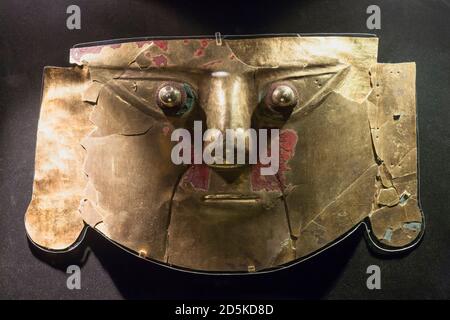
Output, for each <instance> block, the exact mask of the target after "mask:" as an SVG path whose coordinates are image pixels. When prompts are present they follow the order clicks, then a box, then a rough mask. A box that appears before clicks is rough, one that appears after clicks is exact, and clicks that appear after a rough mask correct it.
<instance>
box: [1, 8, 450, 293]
mask: <svg viewBox="0 0 450 320" xmlns="http://www.w3.org/2000/svg"><path fill="white" fill-rule="evenodd" d="M244 3H245V5H244ZM70 4H77V5H79V6H80V7H81V30H74V31H71V30H68V29H67V28H66V18H67V17H68V15H67V14H66V8H67V7H68V6H69V5H70ZM370 4H377V5H379V6H380V8H381V30H374V31H372V30H367V28H366V19H367V17H368V14H366V8H367V7H368V6H369V5H370ZM216 31H220V32H221V33H222V34H258V33H285V32H286V33H288V32H292V33H356V32H360V33H361V32H362V33H367V32H369V33H376V34H377V35H378V36H379V38H380V47H379V59H378V60H379V61H380V62H406V61H415V62H416V63H417V108H418V129H419V152H420V197H421V203H422V208H423V211H424V213H425V217H426V232H425V237H424V239H423V241H422V242H421V244H420V246H419V247H418V248H416V249H415V250H414V251H412V252H411V253H409V254H406V255H402V256H397V257H395V258H385V257H380V256H376V255H374V254H372V253H370V251H369V250H368V248H367V246H366V244H365V241H364V238H363V236H362V234H363V232H362V230H359V231H357V232H355V233H354V234H353V235H352V236H350V237H349V238H347V239H346V240H345V241H344V242H341V243H340V244H338V245H337V246H335V247H333V248H331V249H330V250H328V251H327V252H325V253H323V254H321V255H319V256H318V257H316V258H313V259H312V260H309V261H307V262H304V263H302V264H300V265H296V266H293V267H291V268H289V269H287V270H283V271H278V272H275V273H271V274H263V275H250V276H213V275H195V274H188V273H183V272H179V271H173V270H170V269H167V268H164V267H161V266H158V265H155V264H152V263H148V262H145V261H142V260H140V259H138V258H136V257H134V256H132V255H129V254H126V253H124V252H122V250H121V249H119V248H117V247H115V246H114V245H112V244H111V243H109V242H108V241H107V240H105V239H104V238H102V237H101V236H99V235H97V234H96V233H94V232H92V231H91V232H88V234H87V237H86V239H85V241H84V243H86V244H88V245H89V246H90V247H91V252H90V254H89V255H88V257H87V259H84V261H85V263H84V264H83V266H82V269H81V286H82V288H81V290H68V289H67V288H66V279H67V274H66V273H65V270H66V267H67V266H68V265H70V264H76V263H79V262H78V261H79V259H80V257H81V256H82V255H83V251H84V249H85V248H84V247H81V248H80V249H79V250H77V251H75V252H74V253H71V254H68V255H63V256H58V255H57V256H55V255H49V254H43V253H42V252H39V251H38V250H35V249H33V247H32V246H30V245H29V243H28V241H27V238H26V235H25V228H24V223H23V215H24V212H25V211H26V208H27V206H28V203H29V200H30V197H31V190H32V181H33V171H34V167H33V166H34V152H35V144H36V130H37V123H38V116H39V108H40V94H41V76H42V69H43V67H44V66H47V65H51V66H68V65H69V64H68V60H69V48H70V47H71V46H73V45H74V44H76V43H79V42H88V41H98V40H107V39H113V38H123V37H138V36H177V35H185V36H187V35H212V34H214V32H216ZM449 84H450V1H444V0H442V1H433V0H429V1H425V0H422V1H418V0H403V1H375V0H370V1H365V0H364V1H362V0H355V1H349V0H347V1H319V0H317V1H300V0H297V1H293V2H291V3H289V2H285V1H270V2H265V1H258V2H255V3H250V2H248V1H245V2H244V1H241V3H239V2H237V1H236V2H235V1H226V2H218V1H179V2H177V3H175V2H173V3H172V2H171V1H143V0H141V1H128V0H122V1H119V0H114V1H106V0H103V1H92V0H91V1H78V0H71V1H65V0H57V1H50V0H47V1H30V0H20V1H17V0H16V1H13V0H0V236H1V237H0V298H7V299H17V298H18V299H110V298H115V299H118V298H231V299H233V298H271V299H272V298H274V299H276V298H287V299H298V298H326V299H410V298H415V299H420V298H424V299H432V298H441V299H442V298H446V299H449V298H450V251H449V241H450V212H449V210H448V209H449V207H450V201H449V191H450V188H449V184H450V172H449V167H450V166H449V162H450V129H449V128H450V121H449V120H450V112H449V109H450V104H449V101H450V99H449V97H450V93H449ZM68 130H70V128H68ZM372 264H376V265H379V266H380V267H381V276H382V283H381V285H382V289H381V290H372V291H371V290H368V289H367V287H366V279H367V276H368V275H367V274H366V268H367V267H368V266H369V265H372Z"/></svg>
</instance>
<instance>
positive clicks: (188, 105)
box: [156, 82, 195, 116]
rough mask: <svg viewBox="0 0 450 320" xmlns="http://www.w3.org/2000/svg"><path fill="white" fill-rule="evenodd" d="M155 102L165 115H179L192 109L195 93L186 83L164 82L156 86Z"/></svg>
mask: <svg viewBox="0 0 450 320" xmlns="http://www.w3.org/2000/svg"><path fill="white" fill-rule="evenodd" d="M156 103H157V104H158V106H159V107H160V108H161V109H162V111H163V112H164V113H165V114H166V115H170V116H181V115H183V114H185V113H186V112H188V111H189V110H191V109H192V106H193V105H194V103H195V94H194V91H193V90H192V88H191V87H190V86H189V85H188V84H186V83H177V82H165V83H163V84H162V85H161V86H160V87H159V88H158V91H157V95H156Z"/></svg>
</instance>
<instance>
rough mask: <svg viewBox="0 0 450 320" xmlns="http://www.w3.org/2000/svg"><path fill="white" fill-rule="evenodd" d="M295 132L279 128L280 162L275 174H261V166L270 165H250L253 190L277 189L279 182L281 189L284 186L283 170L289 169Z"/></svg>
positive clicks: (295, 140) (295, 138)
mask: <svg viewBox="0 0 450 320" xmlns="http://www.w3.org/2000/svg"><path fill="white" fill-rule="evenodd" d="M297 140H298V137H297V133H296V132H295V131H294V130H290V129H287V130H281V132H280V163H279V168H278V173H277V174H276V175H266V176H263V175H261V168H262V167H269V166H270V165H262V164H260V163H258V164H256V165H254V166H253V167H252V173H251V183H252V190H253V191H262V190H266V191H279V190H280V184H281V189H282V190H283V189H284V188H285V186H286V177H285V172H287V171H289V170H291V168H290V167H289V166H288V162H289V160H290V159H292V157H293V156H294V154H295V146H296V145H297Z"/></svg>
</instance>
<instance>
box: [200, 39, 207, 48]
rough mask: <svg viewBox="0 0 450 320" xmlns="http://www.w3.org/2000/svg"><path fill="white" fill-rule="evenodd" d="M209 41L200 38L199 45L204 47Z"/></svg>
mask: <svg viewBox="0 0 450 320" xmlns="http://www.w3.org/2000/svg"><path fill="white" fill-rule="evenodd" d="M208 44H209V42H208V40H206V39H203V40H200V47H202V48H206V47H207V46H208Z"/></svg>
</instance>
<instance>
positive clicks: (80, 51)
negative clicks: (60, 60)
mask: <svg viewBox="0 0 450 320" xmlns="http://www.w3.org/2000/svg"><path fill="white" fill-rule="evenodd" d="M103 47H104V46H93V47H84V48H72V49H70V56H71V58H72V59H73V60H75V61H78V62H79V61H80V60H81V58H82V57H83V56H84V55H86V54H95V53H100V51H102V49H103Z"/></svg>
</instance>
